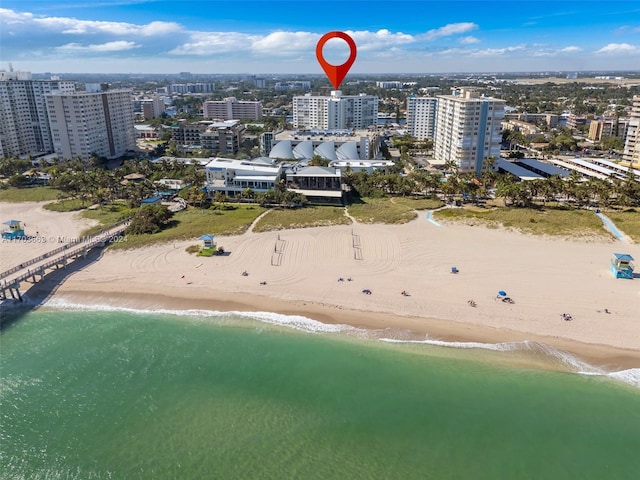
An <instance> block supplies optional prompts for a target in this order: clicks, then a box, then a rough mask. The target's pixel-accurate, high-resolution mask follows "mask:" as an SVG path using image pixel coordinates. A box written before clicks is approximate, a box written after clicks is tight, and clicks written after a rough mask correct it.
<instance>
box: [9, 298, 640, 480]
mask: <svg viewBox="0 0 640 480" xmlns="http://www.w3.org/2000/svg"><path fill="white" fill-rule="evenodd" d="M61 307H62V305H57V306H53V307H44V308H39V309H37V310H33V311H30V312H28V313H25V314H24V315H23V316H21V318H19V319H18V320H16V321H14V322H7V324H6V325H5V327H4V328H3V330H2V333H1V336H0V342H1V343H0V347H1V350H0V362H1V363H0V367H1V371H0V399H1V402H2V404H1V408H0V450H1V452H2V456H1V458H0V478H2V479H12V480H13V479H16V480H17V479H28V480H35V479H79V480H80V479H81V480H89V479H154V480H161V479H225V480H226V479H279V480H282V479H305V480H306V479H385V480H386V479H402V480H405V479H438V480H446V479H492V480H495V479H581V480H585V479H598V480H601V479H616V480H620V479H629V480H632V479H633V480H635V479H638V478H640V455H639V454H638V452H640V384H639V382H638V369H633V370H629V371H626V372H620V373H617V374H614V375H602V374H598V371H597V369H594V368H590V367H589V366H587V365H585V364H582V363H581V362H580V361H578V360H577V359H573V358H572V357H570V356H568V355H564V354H561V353H560V352H556V351H554V350H553V349H550V348H546V347H544V346H539V345H531V344H526V343H523V344H520V345H516V344H509V345H507V344H505V345H470V344H444V343H440V342H405V341H402V340H401V339H399V338H388V337H385V335H386V333H385V332H366V331H363V330H358V329H355V328H350V327H346V326H333V325H323V324H320V323H318V322H315V321H312V320H309V319H305V318H300V317H285V316H282V315H276V314H269V313H264V314H241V313H237V312H236V313H232V314H222V313H215V312H195V311H193V312H148V311H147V312H138V311H133V310H126V309H98V310H90V309H77V308H70V307H69V306H68V305H67V306H65V308H61ZM452 347H453V348H452ZM469 347H473V348H469ZM579 372H581V373H579Z"/></svg>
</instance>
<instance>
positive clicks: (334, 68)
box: [316, 32, 357, 90]
mask: <svg viewBox="0 0 640 480" xmlns="http://www.w3.org/2000/svg"><path fill="white" fill-rule="evenodd" d="M332 38H341V39H342V40H344V41H345V42H347V44H348V45H349V49H350V50H351V54H350V55H349V58H348V59H347V61H346V62H344V63H343V64H342V65H331V64H330V63H328V62H327V61H326V60H325V59H324V57H323V56H322V49H323V48H324V44H325V43H327V41H328V40H330V39H332ZM356 54H357V50H356V42H354V41H353V38H351V37H350V36H349V35H347V34H346V33H344V32H329V33H325V34H324V35H323V36H322V38H321V39H320V41H319V42H318V44H317V45H316V57H317V58H318V63H320V66H321V67H322V69H323V70H324V73H326V74H327V77H328V78H329V81H330V82H331V84H332V85H333V86H334V88H335V89H336V90H338V88H340V84H341V83H342V80H344V77H346V76H347V73H349V69H350V68H351V65H353V62H354V61H355V59H356Z"/></svg>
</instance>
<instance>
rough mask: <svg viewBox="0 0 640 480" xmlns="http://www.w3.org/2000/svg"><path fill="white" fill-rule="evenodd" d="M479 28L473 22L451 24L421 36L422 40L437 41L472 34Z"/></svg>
mask: <svg viewBox="0 0 640 480" xmlns="http://www.w3.org/2000/svg"><path fill="white" fill-rule="evenodd" d="M477 28H478V25H476V24H475V23H471V22H460V23H450V24H448V25H445V26H444V27H440V28H435V29H433V30H429V31H428V32H427V33H424V34H422V35H419V36H418V37H419V38H420V39H421V40H427V41H428V40H435V39H436V38H440V37H449V36H451V35H460V34H462V33H467V32H471V31H473V30H475V29H477Z"/></svg>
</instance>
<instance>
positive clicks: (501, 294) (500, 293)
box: [498, 290, 507, 297]
mask: <svg viewBox="0 0 640 480" xmlns="http://www.w3.org/2000/svg"><path fill="white" fill-rule="evenodd" d="M498 295H500V296H501V297H506V296H507V292H505V291H504V290H500V291H499V292H498Z"/></svg>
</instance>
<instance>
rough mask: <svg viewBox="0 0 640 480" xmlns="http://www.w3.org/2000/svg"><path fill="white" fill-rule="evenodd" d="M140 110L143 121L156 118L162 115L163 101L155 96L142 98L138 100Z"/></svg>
mask: <svg viewBox="0 0 640 480" xmlns="http://www.w3.org/2000/svg"><path fill="white" fill-rule="evenodd" d="M140 109H141V110H142V116H143V117H144V119H145V120H151V119H152V118H158V117H159V116H160V115H162V114H163V113H164V110H165V105H164V100H163V99H162V98H160V97H158V96H156V95H154V96H153V97H151V98H143V99H142V100H140Z"/></svg>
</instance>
